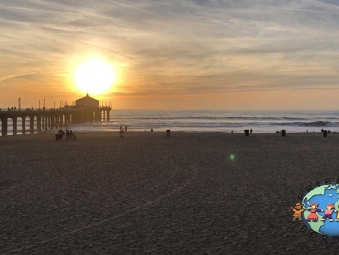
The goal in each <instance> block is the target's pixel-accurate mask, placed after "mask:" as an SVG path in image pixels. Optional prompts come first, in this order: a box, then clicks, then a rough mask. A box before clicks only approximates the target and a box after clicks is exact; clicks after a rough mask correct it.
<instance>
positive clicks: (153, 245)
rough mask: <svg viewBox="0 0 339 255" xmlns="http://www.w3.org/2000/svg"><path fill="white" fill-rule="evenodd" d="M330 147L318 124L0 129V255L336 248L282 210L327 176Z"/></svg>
mask: <svg viewBox="0 0 339 255" xmlns="http://www.w3.org/2000/svg"><path fill="white" fill-rule="evenodd" d="M338 151H339V134H330V135H329V136H328V137H327V138H324V137H322V136H321V134H320V133H308V134H306V133H305V134H287V137H281V134H251V136H249V137H245V136H244V134H225V133H180V132H173V133H172V134H171V137H166V135H165V132H161V133H156V132H155V133H150V132H147V133H144V132H140V133H137V132H136V133H133V132H128V133H125V135H124V138H120V137H119V134H118V133H117V132H114V133H113V132H112V133H78V135H77V140H76V141H68V142H66V141H55V138H54V134H42V135H25V136H15V137H14V136H8V137H1V138H0V155H1V157H0V201H1V202H0V221H1V227H0V240H1V241H0V254H44V255H46V254H337V253H338V249H339V243H338V244H331V243H329V244H321V241H320V239H318V238H316V239H315V240H312V239H310V238H309V237H308V234H307V233H301V232H300V230H299V227H300V226H301V223H297V222H292V221H291V220H292V214H293V213H292V211H290V207H291V206H294V205H295V203H296V202H298V200H297V194H298V193H299V192H304V186H306V185H307V184H310V183H314V182H315V181H320V182H322V183H323V182H324V181H323V179H324V178H326V177H330V178H331V179H332V180H336V178H337V177H339V172H338V168H339V154H338ZM231 154H234V155H235V158H234V160H231V159H230V157H229V156H230V155H231Z"/></svg>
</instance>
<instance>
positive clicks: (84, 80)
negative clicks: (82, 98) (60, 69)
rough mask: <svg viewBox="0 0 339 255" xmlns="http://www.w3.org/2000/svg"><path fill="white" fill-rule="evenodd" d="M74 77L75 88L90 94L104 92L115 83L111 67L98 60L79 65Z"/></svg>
mask: <svg viewBox="0 0 339 255" xmlns="http://www.w3.org/2000/svg"><path fill="white" fill-rule="evenodd" d="M74 75H75V76H74V77H75V83H76V85H77V87H78V88H79V89H80V90H81V91H83V92H87V91H88V93H91V94H100V93H103V92H106V91H107V90H108V89H109V88H110V87H111V86H112V85H113V83H114V82H115V72H114V70H113V67H112V66H111V65H110V64H108V63H106V62H104V61H102V60H100V59H91V60H88V61H86V62H84V63H82V64H80V65H79V66H78V67H77V69H76V70H75V74H74Z"/></svg>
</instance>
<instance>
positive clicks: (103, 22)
mask: <svg viewBox="0 0 339 255" xmlns="http://www.w3.org/2000/svg"><path fill="white" fill-rule="evenodd" d="M0 3H1V5H0V31H1V35H0V88H1V104H0V107H2V108H5V107H8V106H17V102H18V97H19V96H20V97H21V98H22V105H23V107H32V106H33V107H37V106H38V101H39V100H42V101H43V99H46V103H47V107H53V102H54V101H55V102H56V105H57V106H59V102H60V100H62V101H67V102H68V103H69V104H71V102H72V101H74V100H76V99H78V98H80V97H82V96H84V95H85V94H86V93H85V92H83V91H79V90H78V89H77V87H76V86H75V82H74V70H75V68H76V67H77V66H78V65H79V64H81V63H83V62H84V61H86V60H87V59H90V58H92V57H97V58H100V59H102V60H104V61H106V62H108V63H110V64H111V65H112V67H113V68H114V70H115V72H116V82H115V84H114V85H113V86H112V87H111V89H110V90H109V91H107V92H106V93H103V94H101V95H96V96H93V97H95V98H97V99H98V100H100V101H104V102H107V104H108V101H111V102H112V106H113V108H119V109H225V110H243V109H250V110H257V109H260V110H277V109H281V110H298V109H305V110H308V109H311V110H312V109H314V110H321V109H331V110H338V109H339V72H338V70H339V33H338V28H339V1H337V0H293V1H292V0H283V1H277V0H134V1H129V0H119V1H115V0H82V1H80V0H0ZM98 79H100V77H98ZM90 95H91V93H90ZM100 104H101V103H100Z"/></svg>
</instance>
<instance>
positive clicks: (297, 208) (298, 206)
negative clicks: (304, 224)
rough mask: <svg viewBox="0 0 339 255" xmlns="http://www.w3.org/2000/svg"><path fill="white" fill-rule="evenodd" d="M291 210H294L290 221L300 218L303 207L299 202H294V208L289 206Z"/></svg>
mask: <svg viewBox="0 0 339 255" xmlns="http://www.w3.org/2000/svg"><path fill="white" fill-rule="evenodd" d="M291 210H292V211H293V212H294V214H293V219H292V221H296V220H302V218H301V214H302V213H303V211H304V209H303V208H302V205H301V203H296V204H295V207H294V208H293V207H291Z"/></svg>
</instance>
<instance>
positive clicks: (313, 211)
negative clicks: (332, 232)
mask: <svg viewBox="0 0 339 255" xmlns="http://www.w3.org/2000/svg"><path fill="white" fill-rule="evenodd" d="M318 205H319V204H317V203H311V204H310V206H311V208H307V211H310V212H311V213H310V214H309V215H308V217H307V219H306V220H307V221H308V222H310V221H313V222H317V221H318V214H317V212H321V210H320V209H318Z"/></svg>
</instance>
